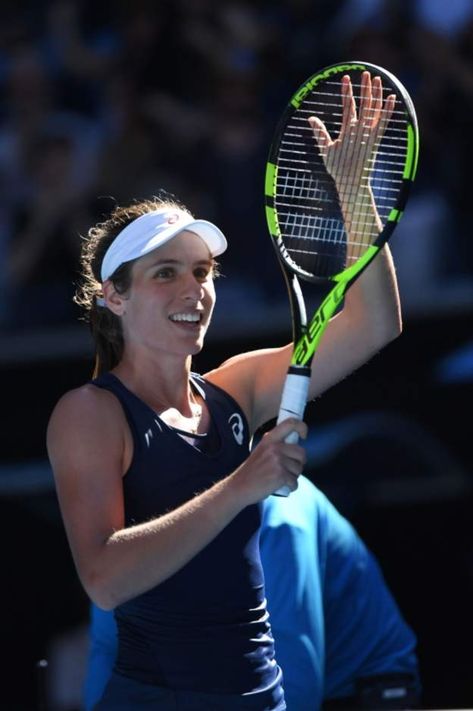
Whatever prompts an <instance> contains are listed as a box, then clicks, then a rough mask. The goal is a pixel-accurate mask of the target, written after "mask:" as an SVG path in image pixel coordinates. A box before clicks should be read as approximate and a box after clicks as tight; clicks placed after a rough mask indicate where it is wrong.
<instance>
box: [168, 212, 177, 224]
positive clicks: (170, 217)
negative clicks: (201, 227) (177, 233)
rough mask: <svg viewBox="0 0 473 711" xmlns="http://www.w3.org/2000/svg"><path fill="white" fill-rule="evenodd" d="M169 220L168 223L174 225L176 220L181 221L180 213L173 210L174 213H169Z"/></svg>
mask: <svg viewBox="0 0 473 711" xmlns="http://www.w3.org/2000/svg"><path fill="white" fill-rule="evenodd" d="M167 222H168V225H174V224H175V223H176V222H179V215H178V214H177V212H173V214H172V215H169V217H168V220H167Z"/></svg>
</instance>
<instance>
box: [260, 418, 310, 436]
mask: <svg viewBox="0 0 473 711" xmlns="http://www.w3.org/2000/svg"><path fill="white" fill-rule="evenodd" d="M307 431H308V430H307V425H306V423H305V422H303V421H302V420H298V419H297V418H296V417H288V418H287V419H286V420H283V421H282V422H280V423H279V425H276V427H274V429H272V430H271V431H270V432H268V434H267V437H269V438H270V439H271V440H272V441H274V442H286V441H287V438H288V437H289V436H290V435H291V434H292V433H295V434H296V435H297V439H296V441H297V440H298V439H299V438H301V439H306V437H307Z"/></svg>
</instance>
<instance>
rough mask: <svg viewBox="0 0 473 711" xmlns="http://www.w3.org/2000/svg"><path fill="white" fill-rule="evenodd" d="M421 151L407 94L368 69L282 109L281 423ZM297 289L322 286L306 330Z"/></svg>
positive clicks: (385, 234)
mask: <svg viewBox="0 0 473 711" xmlns="http://www.w3.org/2000/svg"><path fill="white" fill-rule="evenodd" d="M418 146H419V141H418V128H417V119H416V114H415V110H414V106H413V103H412V101H411V98H410V97H409V95H408V93H407V91H406V89H405V88H404V87H403V86H402V84H401V83H400V82H399V81H398V79H397V78H396V77H394V76H393V75H392V74H390V73H389V72H387V71H386V70H384V69H382V68H381V67H377V66H375V65H372V64H368V63H367V62H347V63H344V64H334V65H331V66H329V67H327V68H325V69H323V70H321V71H319V72H317V73H316V74H314V75H313V76H311V77H310V78H309V79H308V80H307V81H306V82H305V83H304V84H302V86H300V87H299V89H298V90H297V91H296V93H295V94H294V95H293V97H292V98H291V100H290V101H289V104H288V106H287V108H286V109H285V111H284V113H283V115H282V117H281V119H280V121H279V124H278V126H277V128H276V132H275V136H274V139H273V142H272V145H271V148H270V153H269V157H268V162H267V166H266V176H265V207H266V219H267V223H268V228H269V232H270V234H271V237H272V242H273V244H274V246H275V248H276V253H277V255H278V258H279V262H280V265H281V267H282V270H283V273H284V276H285V280H286V284H287V288H288V293H289V300H290V305H291V313H292V328H293V341H294V348H293V353H292V359H291V363H290V367H289V371H288V374H287V377H286V381H285V385H284V389H283V395H282V400H281V406H280V411H279V416H278V423H279V422H281V421H282V420H284V419H286V418H287V417H298V418H300V419H302V417H303V415H304V410H305V406H306V403H307V396H308V388H309V381H310V369H311V363H312V359H313V357H314V355H315V353H316V351H317V348H318V346H319V343H320V340H321V338H322V335H323V333H324V331H325V328H326V326H327V324H328V321H329V319H330V318H331V317H332V316H333V315H334V313H335V312H336V310H337V309H338V307H339V306H340V305H341V303H342V301H343V299H344V297H345V294H346V292H347V290H348V289H349V288H350V286H351V285H352V284H353V283H354V282H355V281H356V279H357V278H358V277H359V276H360V274H362V273H363V271H364V269H366V267H367V266H368V265H369V264H370V263H371V262H372V261H373V259H375V257H376V255H377V254H378V253H379V251H380V250H381V248H382V247H383V245H384V244H385V243H386V242H387V240H388V239H389V238H390V237H391V235H392V233H393V230H394V228H395V227H396V225H397V223H398V222H399V219H400V218H401V215H402V213H403V210H404V207H405V204H406V200H407V196H408V193H409V189H410V187H411V184H412V181H413V179H414V177H415V173H416V169H417V160H418V151H419V148H418ZM299 279H303V280H306V281H308V282H312V283H316V284H320V285H325V286H326V290H325V291H324V294H325V295H324V296H323V298H322V300H321V303H320V306H319V307H318V308H317V310H316V311H315V313H314V315H313V316H312V318H311V320H310V321H308V319H307V314H306V305H305V301H304V296H303V293H302V289H301V286H300V281H299ZM288 441H292V442H296V441H297V435H296V434H295V433H294V435H290V437H289V438H288ZM275 493H276V494H278V495H281V496H287V495H288V494H289V493H290V491H289V489H288V487H283V488H282V489H279V490H278V491H277V492H275Z"/></svg>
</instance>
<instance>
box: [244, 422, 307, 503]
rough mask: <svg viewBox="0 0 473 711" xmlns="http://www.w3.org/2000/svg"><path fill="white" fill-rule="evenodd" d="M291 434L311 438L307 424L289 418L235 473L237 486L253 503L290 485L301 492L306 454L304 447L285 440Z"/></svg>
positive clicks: (262, 440) (270, 433)
mask: <svg viewBox="0 0 473 711" xmlns="http://www.w3.org/2000/svg"><path fill="white" fill-rule="evenodd" d="M291 432H297V434H298V436H299V437H300V438H301V439H305V438H306V436H307V425H306V424H305V422H302V421H301V420H298V419H296V418H292V417H291V418H288V419H287V420H284V421H283V422H281V423H280V424H279V425H276V427H274V429H272V430H270V431H269V432H267V433H266V434H265V435H264V436H263V437H262V439H261V441H260V442H259V443H258V444H257V446H256V447H255V448H254V450H253V451H252V452H251V454H250V456H249V457H248V459H247V460H246V461H245V462H244V463H243V464H242V465H241V466H240V467H239V468H238V469H237V470H236V471H235V472H234V474H233V477H234V481H235V483H238V486H239V488H240V490H241V493H242V496H243V497H244V498H245V499H247V501H246V504H247V505H249V504H253V503H256V502H257V501H261V500H262V499H265V498H266V497H267V496H269V495H270V494H273V493H274V492H275V491H277V490H278V489H280V488H281V487H282V486H288V487H289V489H290V490H291V491H295V489H297V479H298V477H299V475H300V474H301V473H302V470H303V469H304V466H305V463H306V452H305V449H304V447H302V446H301V445H300V444H288V443H287V442H286V441H285V440H286V437H287V436H288V435H289V434H290V433H291Z"/></svg>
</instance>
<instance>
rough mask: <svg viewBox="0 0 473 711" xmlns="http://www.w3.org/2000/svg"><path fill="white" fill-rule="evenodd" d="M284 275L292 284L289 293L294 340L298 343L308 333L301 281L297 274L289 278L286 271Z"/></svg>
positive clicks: (289, 286)
mask: <svg viewBox="0 0 473 711" xmlns="http://www.w3.org/2000/svg"><path fill="white" fill-rule="evenodd" d="M284 275H285V277H286V279H287V280H288V281H289V282H290V283H289V284H288V293H289V300H290V302H291V311H292V340H293V342H294V343H297V341H298V340H299V339H300V338H301V337H302V336H303V335H304V334H305V333H306V331H307V311H306V307H305V301H304V296H303V294H302V289H301V285H300V284H299V279H298V278H297V276H296V275H295V274H291V276H289V275H288V274H287V272H285V271H284Z"/></svg>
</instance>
